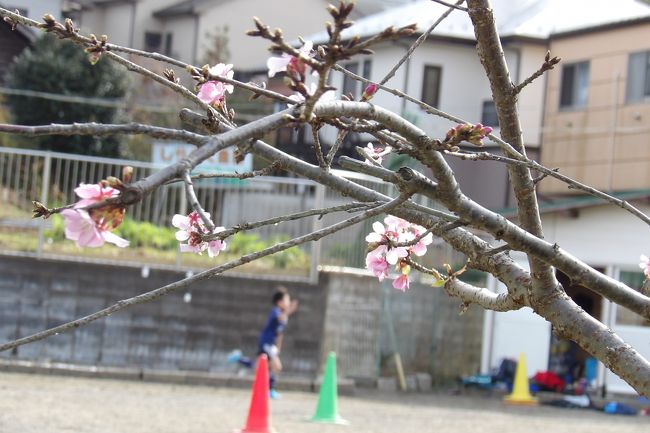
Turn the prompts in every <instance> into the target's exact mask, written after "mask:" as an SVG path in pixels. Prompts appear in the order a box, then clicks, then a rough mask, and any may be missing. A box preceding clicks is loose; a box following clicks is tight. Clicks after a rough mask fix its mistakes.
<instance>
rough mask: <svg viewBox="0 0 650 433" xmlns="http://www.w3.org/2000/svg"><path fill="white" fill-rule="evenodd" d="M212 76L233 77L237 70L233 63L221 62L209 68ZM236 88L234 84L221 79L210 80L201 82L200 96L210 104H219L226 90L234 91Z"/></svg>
mask: <svg viewBox="0 0 650 433" xmlns="http://www.w3.org/2000/svg"><path fill="white" fill-rule="evenodd" d="M208 72H209V74H210V76H214V77H223V78H228V79H230V80H232V79H233V76H234V74H235V72H234V71H233V65H232V64H228V65H226V64H224V63H219V64H217V65H215V66H213V67H211V68H209V69H208ZM234 90H235V88H234V86H233V85H232V84H226V83H222V82H221V81H216V80H208V81H206V82H205V83H203V84H201V87H200V88H199V93H198V94H197V96H198V98H199V99H200V100H201V101H202V102H204V103H206V104H209V105H213V106H216V105H219V104H221V103H222V102H223V100H224V98H225V96H226V92H228V93H232V92H233V91H234Z"/></svg>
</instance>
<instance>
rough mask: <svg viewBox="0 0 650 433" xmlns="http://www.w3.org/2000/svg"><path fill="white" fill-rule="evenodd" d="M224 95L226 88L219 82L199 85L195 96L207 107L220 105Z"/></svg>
mask: <svg viewBox="0 0 650 433" xmlns="http://www.w3.org/2000/svg"><path fill="white" fill-rule="evenodd" d="M225 94H226V86H225V85H224V84H223V83H221V82H219V81H206V82H205V83H203V84H201V88H200V89H199V93H197V95H196V96H198V98H199V99H200V100H201V102H204V103H206V104H209V105H215V104H220V103H221V101H222V100H223V98H224V96H225Z"/></svg>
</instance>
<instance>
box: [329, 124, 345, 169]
mask: <svg viewBox="0 0 650 433" xmlns="http://www.w3.org/2000/svg"><path fill="white" fill-rule="evenodd" d="M347 135H348V132H347V131H345V130H341V131H339V132H338V133H337V134H336V140H334V144H333V145H332V147H331V148H330V150H329V152H327V156H326V157H325V162H326V163H327V166H328V167H329V166H331V165H332V161H334V157H335V156H336V152H338V151H339V148H340V147H341V144H343V140H345V137H346V136H347Z"/></svg>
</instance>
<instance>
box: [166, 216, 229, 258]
mask: <svg viewBox="0 0 650 433" xmlns="http://www.w3.org/2000/svg"><path fill="white" fill-rule="evenodd" d="M206 216H207V217H208V218H210V214H209V213H206ZM172 225H173V226H174V227H176V228H177V229H179V230H178V231H177V232H176V240H178V241H179V242H181V244H180V251H181V252H182V253H196V254H199V255H201V254H202V253H203V251H207V252H208V256H209V257H210V258H212V257H216V256H218V255H219V253H220V252H221V251H223V250H225V249H226V246H227V244H226V242H224V241H221V240H212V241H204V240H203V238H202V236H203V235H207V234H210V231H209V230H208V229H207V228H206V227H205V225H204V224H203V221H202V220H201V217H200V216H199V214H198V213H196V212H191V213H190V214H189V215H187V216H185V215H180V214H176V215H174V216H173V217H172ZM224 230H225V228H224V227H216V228H215V229H214V231H213V232H212V233H218V232H221V231H224ZM185 241H187V243H183V242H185Z"/></svg>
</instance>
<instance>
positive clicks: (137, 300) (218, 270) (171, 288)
mask: <svg viewBox="0 0 650 433" xmlns="http://www.w3.org/2000/svg"><path fill="white" fill-rule="evenodd" d="M407 199H408V195H405V194H402V195H400V196H399V197H397V198H395V199H393V200H391V201H390V202H387V203H385V204H382V205H381V206H377V207H375V208H373V209H370V210H367V211H366V212H364V213H363V214H360V215H356V216H354V217H352V218H349V219H347V220H345V221H342V222H340V223H336V224H333V225H331V226H329V227H326V228H324V229H321V230H317V231H315V232H313V233H310V234H307V235H303V236H299V237H297V238H294V239H291V240H289V241H287V242H282V243H279V244H277V245H274V246H272V247H268V248H265V249H263V250H261V251H257V252H254V253H251V254H246V255H244V256H242V257H240V258H238V259H236V260H232V261H230V262H228V263H224V264H223V265H220V266H217V267H214V268H212V269H209V270H207V271H203V272H200V273H198V274H196V275H193V276H191V277H189V278H185V279H183V280H180V281H177V282H175V283H172V284H168V285H166V286H163V287H160V288H158V289H155V290H152V291H149V292H146V293H142V294H140V295H138V296H134V297H132V298H128V299H124V300H121V301H118V302H117V303H115V304H113V305H111V306H110V307H107V308H104V309H102V310H100V311H97V312H95V313H93V314H90V315H88V316H85V317H81V318H79V319H76V320H73V321H71V322H67V323H64V324H62V325H59V326H55V327H54V328H50V329H48V330H46V331H42V332H38V333H36V334H33V335H30V336H27V337H23V338H19V339H16V340H13V341H10V342H7V343H5V344H2V345H0V352H3V351H6V350H10V349H13V348H15V347H18V346H22V345H23V344H27V343H32V342H34V341H39V340H43V339H45V338H47V337H51V336H52V335H57V334H60V333H62V332H66V331H69V330H71V329H75V328H78V327H80V326H82V325H86V324H88V323H90V322H93V321H95V320H97V319H101V318H102V317H106V316H109V315H111V314H113V313H116V312H118V311H120V310H123V309H125V308H128V307H131V306H133V305H137V304H142V303H144V302H149V301H153V300H154V299H157V298H160V297H162V296H165V295H168V294H169V293H172V292H175V291H177V290H180V289H183V288H185V287H187V286H189V285H191V284H193V283H196V282H198V281H202V280H205V279H208V278H212V277H214V276H217V275H219V274H222V273H224V272H225V271H227V270H229V269H233V268H236V267H238V266H241V265H244V264H246V263H249V262H252V261H254V260H257V259H260V258H262V257H266V256H269V255H271V254H275V253H278V252H280V251H284V250H286V249H289V248H291V247H295V246H297V245H300V244H303V243H305V242H310V241H316V240H318V239H321V238H323V237H325V236H328V235H330V234H332V233H335V232H337V231H340V230H343V229H345V228H347V227H349V226H351V225H354V224H357V223H359V222H361V221H364V220H366V219H368V218H372V217H374V216H375V215H379V214H382V213H387V212H390V210H391V209H394V208H396V207H398V206H400V205H401V204H402V203H404V201H406V200H407Z"/></svg>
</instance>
